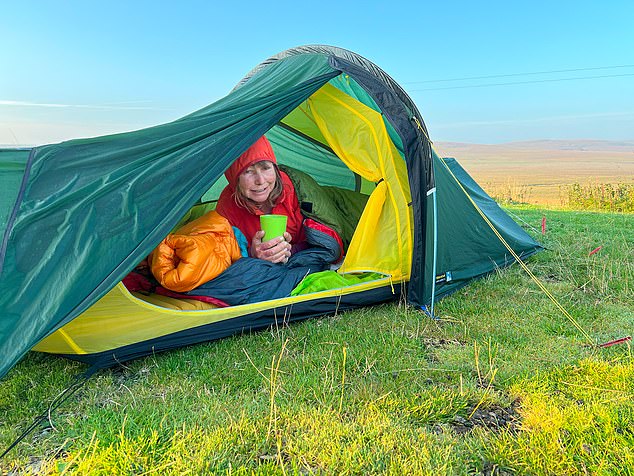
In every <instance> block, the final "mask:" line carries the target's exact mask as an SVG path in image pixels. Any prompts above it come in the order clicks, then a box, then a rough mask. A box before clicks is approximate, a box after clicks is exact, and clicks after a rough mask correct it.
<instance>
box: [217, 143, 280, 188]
mask: <svg viewBox="0 0 634 476" xmlns="http://www.w3.org/2000/svg"><path fill="white" fill-rule="evenodd" d="M263 160H268V161H270V162H273V163H274V164H277V160H276V159H275V154H274V153H273V148H272V147H271V143H270V142H269V141H268V139H267V138H266V137H264V136H262V137H260V138H259V139H258V140H257V141H255V143H254V144H253V145H252V146H251V147H249V148H248V149H247V150H246V151H245V152H244V153H243V154H242V155H241V156H240V157H238V158H237V159H236V161H235V162H234V163H233V164H231V167H229V168H228V169H227V170H226V172H225V177H227V181H228V182H229V185H230V186H232V187H234V188H235V187H236V186H237V185H238V177H239V176H240V174H241V173H242V172H244V171H245V170H246V169H247V168H248V167H250V166H252V165H253V164H255V163H257V162H262V161H263Z"/></svg>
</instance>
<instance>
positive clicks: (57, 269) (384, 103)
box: [0, 45, 541, 376]
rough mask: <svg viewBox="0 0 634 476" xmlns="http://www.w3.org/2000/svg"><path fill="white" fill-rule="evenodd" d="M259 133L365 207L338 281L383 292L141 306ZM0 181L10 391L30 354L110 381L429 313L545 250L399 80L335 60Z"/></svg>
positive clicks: (1, 287)
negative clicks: (158, 251) (335, 327)
mask: <svg viewBox="0 0 634 476" xmlns="http://www.w3.org/2000/svg"><path fill="white" fill-rule="evenodd" d="M263 134H266V136H267V138H268V139H269V140H270V142H271V143H272V145H273V148H274V150H275V153H276V156H277V157H278V162H279V163H280V164H283V165H285V166H289V167H292V168H295V169H297V170H299V171H301V172H303V173H305V174H307V175H309V176H310V177H312V178H313V179H314V180H315V181H316V182H317V183H319V184H320V186H324V187H330V188H331V190H333V192H336V191H342V192H345V191H347V192H354V193H357V194H362V195H365V196H366V198H367V204H366V206H365V208H364V209H363V210H362V214H361V216H360V218H359V221H358V224H357V225H356V227H355V229H354V234H353V236H352V238H351V240H350V243H349V246H348V249H347V250H346V255H345V259H344V262H343V265H342V267H341V268H340V270H339V272H340V273H352V274H354V273H357V274H358V273H368V272H372V273H375V276H378V277H377V278H376V279H372V280H370V281H366V282H362V283H359V284H355V285H354V286H346V287H341V288H337V289H327V290H322V291H319V292H313V293H309V294H304V295H299V296H293V297H287V298H283V299H276V300H271V301H265V302H260V303H254V304H247V305H240V306H232V307H227V308H212V309H209V308H201V307H199V306H198V305H194V304H191V303H183V302H178V300H175V299H168V298H165V299H163V300H159V299H154V300H152V299H151V298H150V297H148V296H143V295H139V294H138V293H137V294H135V293H132V292H130V291H128V289H126V287H125V286H123V285H122V284H121V280H122V279H123V278H124V277H125V276H126V275H127V274H128V273H129V272H130V271H131V270H132V269H133V268H134V267H135V265H136V264H137V263H138V262H139V261H140V260H141V259H143V257H145V256H146V255H147V254H148V253H149V252H150V251H151V250H152V249H153V248H154V247H155V246H156V245H157V244H158V243H159V242H160V240H161V239H162V238H163V237H164V236H166V235H167V233H168V232H170V230H172V229H173V228H174V227H175V226H176V225H177V223H179V222H180V221H181V220H182V219H183V217H184V216H187V214H188V213H192V210H194V209H196V207H201V206H207V205H205V203H213V200H214V199H215V198H217V196H218V195H219V192H220V190H221V189H222V187H223V185H224V183H223V180H224V178H223V172H224V171H225V170H226V168H227V167H228V166H229V165H230V164H231V163H232V161H233V160H235V158H236V157H238V156H239V155H240V154H241V153H242V152H243V151H245V150H246V149H247V148H248V147H249V146H250V145H251V144H252V143H253V142H255V140H256V139H257V138H258V137H260V136H261V135H263ZM0 178H1V180H2V187H1V189H0V225H1V226H0V231H1V233H0V236H2V238H1V239H2V241H1V243H0V376H3V375H4V374H6V372H7V371H8V370H9V369H10V368H11V367H12V366H13V365H14V364H15V363H16V362H17V361H18V360H19V359H20V358H21V357H22V356H23V355H24V354H25V353H26V352H28V351H29V350H30V349H32V348H34V349H35V350H38V351H42V352H51V353H55V354H61V355H65V356H67V357H71V358H75V359H79V360H82V361H85V362H88V363H91V364H93V365H95V366H108V365H112V364H114V363H115V362H122V361H125V360H129V359H132V358H136V357H139V356H143V355H147V354H150V353H153V352H157V351H161V350H166V349H170V348H174V347H178V346H183V345H188V344H192V343H196V342H203V341H208V340H212V339H217V338H220V337H223V336H227V335H231V334H235V333H240V332H245V331H249V330H252V329H259V328H265V327H268V326H270V325H272V324H275V323H277V322H282V321H284V322H290V321H294V320H299V319H304V318H307V317H311V316H316V315H324V314H328V313H333V312H335V311H336V310H343V309H349V308H354V307H357V306H367V305H371V304H374V303H379V302H384V301H389V300H394V299H400V298H401V297H404V298H405V299H407V301H408V302H409V303H410V304H412V305H415V306H424V305H429V304H432V303H433V302H434V301H435V300H437V299H438V298H440V297H442V296H444V295H446V294H448V293H450V292H452V291H454V290H456V289H458V288H459V287H461V286H463V285H465V284H466V283H468V282H469V281H470V280H471V279H474V278H477V277H480V276H483V275H485V274H487V273H490V272H491V271H492V270H494V269H496V268H498V267H503V266H507V265H509V264H511V263H512V262H513V257H512V256H511V253H510V249H509V247H510V248H511V249H512V250H513V251H514V253H516V254H517V255H519V256H520V257H521V258H522V259H524V258H526V257H528V256H530V255H531V254H533V253H535V252H537V251H539V250H540V249H541V247H540V245H539V244H537V243H536V242H535V241H533V240H532V239H531V238H530V237H529V236H528V235H527V234H526V233H525V232H524V231H523V230H522V229H521V228H520V227H519V226H518V225H517V224H516V223H515V222H513V220H511V219H510V218H509V217H508V216H507V215H506V214H505V213H504V211H502V210H501V209H500V208H499V207H498V206H497V205H496V204H495V202H493V201H492V200H491V199H490V197H488V196H487V195H486V193H485V192H484V191H483V190H482V189H481V188H480V187H479V186H478V185H477V184H476V183H475V182H474V181H473V180H472V179H471V178H470V177H469V175H468V174H467V173H466V172H465V171H464V170H463V169H462V168H461V167H460V165H459V164H458V163H457V162H456V161H455V160H453V159H443V158H440V157H438V156H437V155H436V153H435V152H434V150H433V147H432V144H431V141H430V139H429V137H428V133H427V129H426V127H425V124H424V122H423V119H422V117H421V115H420V113H419V112H418V110H417V108H416V106H415V105H414V103H413V102H412V100H411V99H410V98H409V97H408V96H407V94H406V93H405V92H404V91H403V89H402V88H401V87H400V86H399V85H398V84H397V83H396V82H395V81H394V80H393V79H392V78H390V76H388V75H387V74H386V73H385V72H383V71H382V70H381V69H380V68H378V67H377V66H376V65H374V64H373V63H371V62H370V61H368V60H367V59H365V58H363V57H361V56H359V55H357V54H355V53H352V52H350V51H347V50H344V49H340V48H335V47H329V46H319V45H316V46H304V47H298V48H293V49H290V50H287V51H284V52H283V53H280V54H278V55H276V56H274V57H271V58H269V59H268V60H266V61H264V62H263V63H261V64H260V65H258V66H257V67H256V68H255V69H253V70H252V71H251V72H250V73H248V74H247V75H246V76H245V77H244V79H242V81H240V83H239V84H238V85H237V86H236V87H235V88H234V90H232V91H231V92H230V93H229V94H228V95H227V96H226V97H224V98H222V99H220V100H219V101H217V102H215V103H213V104H211V105H210V106H208V107H205V108H203V109H201V110H199V111H197V112H194V113H192V114H190V115H188V116H185V117H183V118H181V119H178V120H176V121H174V122H171V123H168V124H163V125H158V126H155V127H150V128H147V129H143V130H139V131H134V132H128V133H122V134H116V135H109V136H104V137H96V138H90V139H80V140H71V141H68V142H63V143H60V144H52V145H45V146H41V147H35V148H32V149H10V150H9V149H5V150H0ZM344 195H345V194H344ZM487 221H488V222H489V223H491V225H492V226H490V225H489V224H487ZM494 228H495V230H497V232H498V233H499V234H500V235H501V236H502V237H503V238H504V241H505V242H506V243H507V245H508V247H507V246H505V245H504V244H503V243H502V242H501V241H500V240H499V239H498V238H497V237H496V231H495V230H494ZM34 346H35V347H34Z"/></svg>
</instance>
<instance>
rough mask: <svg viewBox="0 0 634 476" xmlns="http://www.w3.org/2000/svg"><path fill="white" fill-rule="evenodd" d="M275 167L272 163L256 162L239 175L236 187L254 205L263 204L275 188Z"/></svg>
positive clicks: (266, 161) (265, 161)
mask: <svg viewBox="0 0 634 476" xmlns="http://www.w3.org/2000/svg"><path fill="white" fill-rule="evenodd" d="M276 179H277V175H276V174H275V166H274V165H273V162H270V161H268V160H263V161H261V162H256V163H255V164H253V165H251V166H250V167H248V168H247V169H246V170H245V171H244V172H242V173H241V174H240V177H239V178H238V187H239V188H240V191H241V192H242V194H243V195H244V196H245V197H247V198H248V199H249V200H252V201H254V202H255V203H264V202H266V201H267V200H268V198H269V195H270V194H271V192H272V191H273V188H274V187H275V180H276Z"/></svg>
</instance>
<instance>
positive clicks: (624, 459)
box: [0, 207, 634, 475]
mask: <svg viewBox="0 0 634 476" xmlns="http://www.w3.org/2000/svg"><path fill="white" fill-rule="evenodd" d="M508 210H509V212H510V213H512V214H513V216H515V217H516V220H518V222H520V223H521V224H522V225H523V226H525V227H526V228H527V231H529V233H531V234H532V235H533V236H535V237H536V238H537V239H538V240H539V241H541V242H542V243H543V244H544V245H545V246H546V247H547V250H546V251H544V252H543V253H540V254H538V255H537V256H535V257H533V258H531V259H530V260H529V262H528V267H529V268H530V269H531V271H532V272H533V273H534V274H535V275H536V276H537V277H538V278H539V279H540V281H541V282H542V283H543V284H544V285H545V286H546V288H547V289H548V290H549V291H550V292H551V293H552V294H553V295H554V296H555V297H556V298H557V300H558V301H559V302H560V303H561V304H562V305H563V306H564V307H565V308H566V309H567V311H568V312H569V313H570V316H571V317H572V318H573V319H574V321H575V322H576V323H577V324H578V325H579V326H580V327H581V328H582V329H583V330H584V331H585V332H587V334H589V336H590V337H591V339H592V341H593V342H594V343H602V342H606V341H609V340H611V339H616V338H619V337H622V336H626V335H631V334H632V333H633V331H634V306H633V305H632V301H633V297H634V215H631V214H630V215H627V214H607V213H592V212H562V211H553V210H542V209H537V208H529V207H511V208H509V209H508ZM542 216H545V217H546V218H547V233H546V235H544V236H542V235H541V233H540V231H539V230H538V229H539V227H540V224H541V219H542ZM598 247H601V249H600V251H598V252H596V253H595V254H592V255H591V256H590V255H589V253H590V252H591V251H592V250H594V249H596V248H598ZM436 312H437V314H438V317H439V319H438V320H432V319H430V318H428V317H426V316H425V315H423V314H422V313H420V312H418V311H417V310H415V309H412V308H409V307H406V306H404V305H402V303H401V304H399V303H394V304H389V305H382V306H377V307H372V308H366V309H361V310H357V311H354V312H347V313H342V314H339V315H337V316H334V317H329V318H323V319H313V320H309V321H305V322H303V323H300V324H295V325H292V326H290V327H287V328H282V329H275V330H272V331H268V332H261V333H257V334H253V335H244V336H236V337H233V338H228V339H224V340H221V341H217V342H211V343H208V344H204V345H198V346H194V347H190V348H186V349H181V350H177V351H172V352H168V353H164V354H160V355H155V356H152V357H148V358H144V359H141V360H137V361H134V362H131V363H128V364H126V365H125V366H122V367H120V368H116V369H111V370H105V371H101V372H100V373H98V374H97V375H96V376H94V377H93V378H92V379H90V380H89V381H88V382H87V383H86V385H85V386H84V387H82V388H81V389H80V390H79V391H78V392H77V393H76V394H75V395H74V396H73V397H72V398H70V399H69V400H68V401H67V402H66V403H64V404H63V405H62V406H61V407H60V408H59V409H57V410H56V411H55V412H53V413H52V414H51V415H50V418H47V421H46V422H45V423H44V424H42V425H41V426H39V427H38V428H37V429H36V431H35V432H33V434H32V435H30V436H29V437H27V438H26V439H25V440H24V441H23V442H21V443H20V444H19V445H18V446H17V447H16V448H15V449H13V450H12V451H11V453H9V454H8V455H7V456H6V457H5V459H4V460H3V461H2V462H0V471H4V472H5V473H6V474H103V475H119V474H126V475H128V474H134V475H141V474H174V475H180V474H231V475H242V474H244V475H247V474H249V475H250V474H267V475H268V474H274V475H291V474H296V475H310V474H317V475H326V474H337V475H339V474H360V475H361V474H362V475H366V474H394V475H404V474H416V475H418V474H486V475H493V474H499V475H508V474H553V475H578V474H634V424H633V422H634V403H633V397H634V360H633V359H632V352H631V347H630V345H629V343H625V344H620V345H615V346H612V347H609V348H598V347H596V346H592V345H590V344H589V343H588V341H587V340H586V338H585V337H584V335H583V334H582V332H581V331H579V330H578V329H577V328H576V327H575V326H574V325H573V323H572V322H571V321H570V320H569V319H568V318H567V317H566V316H564V315H563V314H562V313H561V312H560V311H559V310H558V309H557V307H556V306H555V305H554V304H553V303H552V302H551V301H550V300H549V299H548V297H547V296H546V295H545V294H544V293H543V292H542V291H540V290H539V288H538V287H537V286H536V285H535V284H534V283H533V282H532V281H531V279H530V278H529V276H528V275H527V274H526V273H525V272H524V271H523V270H522V269H521V268H520V267H519V266H513V267H511V268H509V269H505V270H501V271H499V272H497V273H494V274H492V275H490V276H489V277H488V278H486V279H483V280H480V281H477V282H474V283H473V284H471V285H470V286H468V287H466V288H464V289H462V290H460V291H459V292H457V293H455V294H454V295H452V296H449V297H447V298H445V299H443V300H442V301H440V302H439V303H438V305H437V307H436ZM85 369H86V367H85V366H83V365H81V364H77V363H73V362H70V361H67V360H63V359H60V358H55V357H51V356H47V355H42V354H35V353H32V354H29V355H28V356H27V357H26V358H25V359H23V361H21V362H20V363H19V364H18V365H17V366H16V367H15V368H14V369H13V370H12V371H11V372H10V373H9V374H8V376H7V377H6V378H5V379H4V380H3V381H2V383H1V384H0V447H1V448H0V450H4V448H6V447H7V446H8V445H9V444H10V443H11V442H12V441H13V440H14V439H15V438H16V437H17V436H18V435H19V434H20V433H21V431H22V430H23V429H24V428H25V427H26V426H27V425H29V424H30V423H31V421H32V420H33V418H34V416H35V415H37V414H38V413H40V412H41V411H42V410H43V409H45V408H46V406H47V405H48V404H50V403H51V402H52V401H53V399H54V398H55V397H56V396H57V395H58V394H59V393H60V392H61V391H62V390H63V389H64V388H65V387H66V386H67V385H69V384H70V383H71V382H72V380H73V378H74V376H75V375H76V374H78V373H80V372H82V371H83V370H85Z"/></svg>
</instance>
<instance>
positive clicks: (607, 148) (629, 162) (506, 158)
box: [435, 141, 634, 210]
mask: <svg viewBox="0 0 634 476" xmlns="http://www.w3.org/2000/svg"><path fill="white" fill-rule="evenodd" d="M435 147H436V150H437V152H438V153H439V154H440V155H441V156H443V157H455V158H456V159H457V160H458V161H459V162H460V164H461V165H462V166H463V167H464V168H465V169H466V170H467V172H469V174H471V175H472V176H473V178H474V179H475V180H476V181H477V182H478V183H480V184H481V185H482V186H483V188H484V189H485V190H486V191H487V192H488V193H489V194H491V195H492V196H493V197H495V198H498V199H501V200H500V201H502V202H504V203H517V202H522V203H530V204H539V205H548V206H561V205H565V204H566V201H567V200H568V192H567V189H568V187H572V186H573V185H574V184H578V185H579V186H581V187H588V186H592V185H597V184H599V186H604V187H605V186H608V185H611V186H613V187H618V186H634V142H607V141H574V142H571V141H535V142H514V143H507V144H497V145H480V144H459V143H436V144H435ZM562 191H563V193H562ZM509 193H510V195H509ZM509 197H511V198H510V199H509ZM603 209H604V210H605V209H606V208H603Z"/></svg>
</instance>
